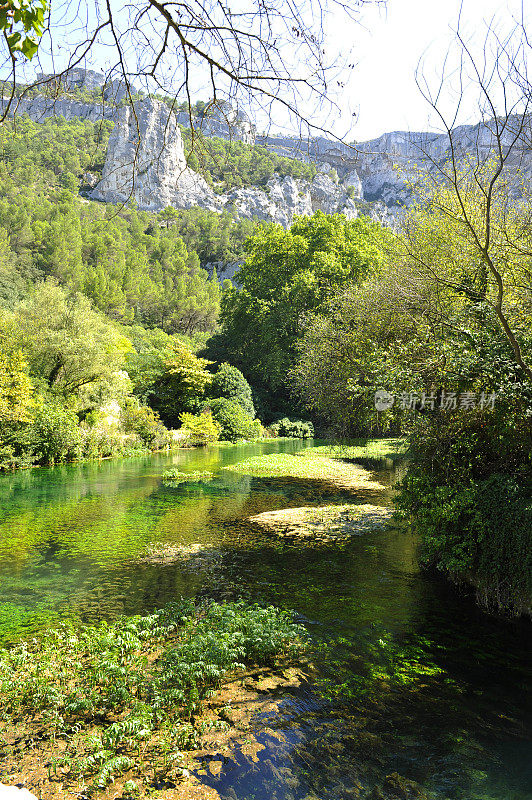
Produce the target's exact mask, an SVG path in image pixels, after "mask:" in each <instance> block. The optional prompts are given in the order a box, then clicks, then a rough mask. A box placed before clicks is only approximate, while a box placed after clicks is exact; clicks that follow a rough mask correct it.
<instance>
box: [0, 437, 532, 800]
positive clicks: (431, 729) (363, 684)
mask: <svg viewBox="0 0 532 800" xmlns="http://www.w3.org/2000/svg"><path fill="white" fill-rule="evenodd" d="M301 446H302V443H299V442H267V443H260V444H254V445H253V444H252V445H245V446H238V447H212V448H208V449H205V450H195V451H181V452H178V453H173V454H171V455H168V456H167V455H159V456H155V457H152V458H147V459H130V460H124V461H108V462H103V463H101V464H94V463H93V464H84V465H76V466H68V467H60V468H57V469H53V470H32V471H28V472H19V473H14V474H12V475H5V476H2V477H1V478H0V498H1V504H0V505H1V509H2V510H1V517H0V580H1V582H2V584H1V585H2V597H1V602H0V633H3V635H4V637H6V638H7V639H9V638H10V637H13V636H15V635H16V634H19V633H20V632H21V631H31V630H38V629H39V627H40V626H42V625H43V621H45V622H46V623H47V624H49V623H50V620H54V619H58V618H59V617H60V616H61V615H64V614H65V613H73V614H76V615H79V616H81V618H83V619H85V620H91V621H93V620H97V619H100V618H102V617H109V618H112V617H114V616H116V615H118V614H121V613H136V612H142V611H146V610H151V609H153V608H154V607H156V606H159V605H161V604H163V603H164V602H166V601H167V600H171V599H174V598H175V597H176V596H180V595H185V596H195V595H198V594H206V595H209V596H214V597H217V598H220V597H222V598H223V597H228V598H232V597H241V596H244V597H249V598H250V599H254V600H260V601H264V602H275V603H276V604H277V605H281V606H284V607H287V608H292V609H295V610H296V612H297V613H298V615H299V617H300V619H301V620H302V621H304V622H305V624H306V626H307V628H308V630H309V632H310V634H311V636H312V641H313V659H314V661H315V663H316V665H317V668H318V673H317V674H316V676H315V678H314V679H313V680H312V682H311V684H309V685H304V686H302V687H299V688H298V689H297V690H293V691H291V692H287V693H285V695H284V699H283V702H282V704H281V709H280V712H279V713H278V714H277V715H276V716H275V717H273V718H272V717H264V718H263V719H260V720H259V721H258V723H257V730H256V735H257V739H258V741H259V742H260V743H261V744H263V745H264V749H263V750H261V751H260V753H259V754H258V756H257V760H256V761H253V760H252V759H250V758H249V757H248V756H246V755H244V753H242V752H241V751H240V750H238V748H237V751H236V755H235V757H234V758H232V759H229V760H225V761H224V764H223V768H222V770H221V771H220V772H219V774H217V775H216V776H213V775H212V774H211V772H210V771H209V770H208V765H206V767H207V769H206V772H205V775H203V779H204V780H205V781H207V782H210V783H211V784H212V785H213V786H215V787H216V789H217V790H218V791H219V793H220V795H221V796H222V798H227V800H229V798H231V800H235V798H236V799H237V800H245V799H246V798H248V799H249V800H251V798H256V799H258V798H260V800H262V799H263V798H264V800H266V798H267V800H270V799H271V798H278V800H290V798H292V799H293V800H304V798H306V800H320V799H321V800H323V799H324V798H331V800H343V799H344V798H349V797H371V798H372V799H374V798H382V797H391V796H393V795H391V794H390V791H391V789H390V787H389V786H388V788H386V786H385V785H384V784H385V782H386V775H389V774H390V773H393V772H397V773H399V774H400V775H401V776H404V777H405V778H406V779H408V780H413V781H417V782H418V783H420V784H421V785H423V786H424V787H425V788H427V789H430V790H431V791H434V792H435V793H436V796H437V797H438V798H453V800H454V798H456V800H481V798H483V800H530V798H531V797H532V791H531V789H530V786H531V776H530V763H531V762H532V759H531V758H530V748H531V739H532V734H531V723H530V719H531V717H530V713H529V712H530V709H529V708H527V707H526V700H527V694H526V688H527V684H528V682H529V678H530V674H529V671H528V670H529V665H530V660H529V656H530V651H529V650H528V645H529V642H530V638H529V636H530V634H529V626H527V625H524V624H519V623H510V624H509V623H507V622H502V621H498V620H495V619H492V618H488V617H485V616H484V615H482V614H481V613H480V612H479V611H478V610H477V609H476V608H475V606H474V604H473V603H472V602H471V599H470V598H469V597H468V596H467V595H465V596H464V597H460V596H459V595H457V593H456V590H455V589H451V588H450V587H448V586H447V584H445V583H444V582H443V581H441V580H438V579H436V578H434V577H428V576H425V575H420V573H419V571H418V567H417V558H416V554H417V542H416V540H415V539H414V538H413V537H412V536H410V535H409V534H407V533H405V532H402V531H399V530H388V531H386V532H379V533H375V534H373V533H372V534H365V535H363V536H355V537H353V538H352V539H350V540H348V541H344V542H338V543H326V544H323V543H322V544H319V545H317V544H315V543H313V542H312V541H305V543H301V544H298V543H295V542H290V541H286V540H278V539H276V538H275V537H273V536H271V535H267V534H265V533H261V532H260V531H259V530H258V529H257V527H256V526H252V525H250V524H248V523H247V522H246V519H247V518H248V517H249V516H253V515H254V514H257V513H260V512H262V511H269V510H273V509H277V508H283V507H289V506H290V507H297V506H301V505H305V506H309V505H320V504H327V503H344V502H349V501H352V502H364V501H365V500H370V501H371V502H372V503H383V504H384V503H389V502H390V496H391V493H390V490H389V488H388V490H387V491H385V492H383V494H382V496H381V497H380V498H375V496H374V495H372V496H371V497H370V496H369V495H365V494H364V493H360V494H359V495H349V494H347V493H345V492H339V491H338V490H337V489H333V488H331V487H330V486H328V485H326V484H323V483H320V482H318V481H298V480H282V479H275V480H268V479H256V478H250V477H249V476H243V475H238V474H235V473H231V472H228V471H220V470H221V468H222V467H223V466H225V465H227V464H230V463H233V462H235V461H240V460H243V459H244V458H248V457H250V456H252V455H256V454H258V453H261V452H274V451H277V450H284V451H285V452H290V451H293V450H295V449H298V448H299V447H301ZM171 466H178V467H179V469H180V470H182V471H187V470H191V471H192V470H200V471H204V470H209V471H212V472H214V473H215V478H214V479H213V480H212V481H209V482H208V483H205V484H186V483H185V484H179V485H178V486H176V487H168V486H163V485H162V482H161V475H162V473H163V472H164V470H166V469H168V468H169V467H171ZM378 477H379V480H381V482H384V483H385V484H386V485H387V486H388V487H389V486H390V484H391V481H392V477H393V476H392V472H391V471H390V470H388V471H385V472H382V473H379V476H378ZM150 548H154V549H155V550H156V551H157V549H159V550H160V551H161V552H166V551H165V548H167V549H168V552H172V553H173V552H175V553H177V555H176V557H175V558H169V559H167V560H165V559H160V560H159V561H156V560H152V561H150V559H149V558H146V553H149V552H150ZM394 791H395V790H394ZM397 791H399V789H397ZM401 791H403V796H404V797H409V796H412V797H413V796H415V795H414V794H411V792H413V791H414V790H413V789H411V788H408V787H406V788H404V787H403V789H402V790H401ZM379 792H380V794H379ZM405 792H406V794H405ZM409 792H410V794H408V793H409ZM395 796H396V797H397V796H401V795H397V794H396V795H395Z"/></svg>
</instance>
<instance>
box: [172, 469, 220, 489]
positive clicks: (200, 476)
mask: <svg viewBox="0 0 532 800" xmlns="http://www.w3.org/2000/svg"><path fill="white" fill-rule="evenodd" d="M213 478H214V475H213V473H212V472H209V471H208V470H206V471H205V472H202V471H201V470H195V471H194V472H180V471H179V470H178V469H176V468H174V469H167V470H166V472H163V484H164V485H165V486H174V485H176V484H179V483H185V482H189V483H202V482H203V481H210V480H212V479H213Z"/></svg>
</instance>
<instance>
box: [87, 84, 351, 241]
mask: <svg viewBox="0 0 532 800" xmlns="http://www.w3.org/2000/svg"><path fill="white" fill-rule="evenodd" d="M350 187H351V191H349V189H350ZM360 196H361V190H360V185H359V181H358V182H357V180H356V179H354V178H353V177H352V176H351V183H349V185H348V186H337V185H336V184H335V183H334V182H333V181H332V180H331V178H330V177H328V176H327V175H323V174H318V175H316V177H315V178H314V180H313V181H312V183H309V182H307V181H296V180H294V179H293V178H290V177H285V178H284V179H281V178H279V177H276V176H275V177H273V178H272V179H271V180H270V181H269V182H268V184H267V186H266V188H265V189H261V188H259V187H256V186H251V187H246V188H241V189H235V190H232V191H230V192H228V193H227V194H223V195H216V194H215V193H214V192H213V191H212V190H211V189H210V187H209V186H208V184H207V183H206V181H205V180H204V179H203V178H202V177H201V176H200V175H198V174H197V173H196V172H193V171H192V170H191V169H189V168H188V167H187V164H186V160H185V155H184V149H183V140H182V137H181V132H180V129H179V125H178V122H177V118H176V117H175V115H173V114H169V110H168V106H166V105H165V104H163V103H162V102H160V101H158V100H153V99H146V100H140V101H138V102H137V103H135V105H134V107H133V108H131V107H129V106H125V107H123V108H121V109H120V111H119V113H118V119H117V123H116V126H115V128H114V130H113V132H112V134H111V137H110V139H109V147H108V150H107V157H106V160H105V165H104V168H103V173H102V179H101V181H100V182H99V183H98V184H97V186H96V187H95V188H94V189H93V191H92V193H91V197H92V198H93V199H94V200H100V201H104V202H112V203H126V202H128V201H129V200H134V201H135V203H136V204H137V205H138V206H139V208H142V209H146V210H150V211H158V210H160V209H163V208H166V207H167V206H169V205H171V206H174V207H175V208H191V207H192V206H201V207H203V208H208V209H211V210H213V211H218V212H221V211H222V210H223V209H224V208H227V209H231V210H232V211H233V213H236V214H238V215H240V216H243V217H253V218H256V219H262V220H268V221H273V222H279V223H281V224H282V225H284V226H287V225H289V224H290V222H291V221H292V219H293V217H294V216H295V215H299V214H312V213H313V212H314V211H316V210H318V209H321V210H322V211H325V212H326V213H329V214H332V213H336V212H341V213H343V214H346V215H347V216H348V217H356V216H357V214H358V208H357V205H356V202H355V198H357V197H358V198H360Z"/></svg>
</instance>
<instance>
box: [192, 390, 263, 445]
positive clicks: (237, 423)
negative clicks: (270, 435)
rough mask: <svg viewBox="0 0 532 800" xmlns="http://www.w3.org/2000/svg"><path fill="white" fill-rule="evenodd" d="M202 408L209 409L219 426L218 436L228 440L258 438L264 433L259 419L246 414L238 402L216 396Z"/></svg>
mask: <svg viewBox="0 0 532 800" xmlns="http://www.w3.org/2000/svg"><path fill="white" fill-rule="evenodd" d="M204 408H205V409H206V410H207V411H209V412H210V413H211V414H212V416H213V418H214V419H215V420H216V422H217V423H218V424H219V425H220V426H221V433H220V436H221V438H222V439H226V440H228V441H230V442H236V441H238V440H239V439H259V438H260V437H261V436H263V435H264V429H263V427H262V425H261V423H260V420H258V419H253V418H252V417H251V416H250V415H249V414H246V412H245V411H244V409H243V408H242V406H241V405H239V404H238V403H235V402H233V401H232V400H226V399H225V397H218V398H215V399H214V400H208V401H207V403H206V404H205V406H204Z"/></svg>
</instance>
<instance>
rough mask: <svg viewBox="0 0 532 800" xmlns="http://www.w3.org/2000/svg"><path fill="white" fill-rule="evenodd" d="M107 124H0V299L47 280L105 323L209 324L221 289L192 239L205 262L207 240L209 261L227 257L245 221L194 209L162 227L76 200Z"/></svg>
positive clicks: (96, 162) (95, 165)
mask: <svg viewBox="0 0 532 800" xmlns="http://www.w3.org/2000/svg"><path fill="white" fill-rule="evenodd" d="M111 126H112V125H111V124H110V123H102V124H101V125H99V124H96V123H90V122H87V121H81V120H78V121H75V122H65V120H63V119H62V118H60V117H59V118H53V119H49V120H46V121H45V122H43V123H42V124H36V123H33V122H31V121H30V120H29V119H27V118H24V117H22V118H19V119H17V124H16V129H15V130H13V129H12V126H11V125H10V124H6V125H5V126H3V128H2V130H1V131H0V195H1V197H2V200H1V201H0V302H2V301H3V302H4V303H11V302H13V301H14V300H16V299H18V298H20V297H21V296H23V295H24V294H25V292H26V291H27V287H28V285H29V284H31V283H32V282H34V281H35V280H36V279H41V280H42V279H43V278H46V277H54V278H56V279H57V280H58V281H60V282H61V283H62V284H63V285H64V286H66V287H68V288H69V289H72V290H75V291H80V292H82V293H83V294H84V295H86V296H87V297H88V298H90V299H91V300H92V301H93V303H94V304H95V305H96V307H97V308H98V309H100V310H101V311H103V312H104V313H105V314H107V315H108V316H109V317H111V318H113V319H116V320H119V321H123V322H125V323H131V322H133V321H138V322H140V323H142V324H143V325H146V326H148V327H154V326H158V327H161V328H163V329H165V330H167V331H169V332H171V333H172V332H177V331H181V332H183V333H186V334H192V333H194V332H195V331H205V330H212V328H213V326H214V324H215V321H216V318H217V315H218V310H219V304H220V297H221V291H222V288H221V286H220V284H219V282H218V280H217V277H216V275H213V276H212V278H211V277H209V274H208V273H207V272H206V271H205V270H204V269H202V267H201V266H200V264H201V259H200V256H199V255H198V254H197V253H196V252H195V250H194V246H195V243H196V242H199V243H200V249H201V250H202V256H203V258H207V251H208V250H209V243H210V242H211V241H212V240H216V246H215V247H213V250H212V252H209V255H208V258H207V260H209V261H214V260H225V259H234V258H236V257H237V254H238V252H239V247H240V246H241V243H242V241H243V239H244V238H245V237H246V236H247V235H248V233H249V232H250V230H251V229H252V227H253V226H252V225H250V224H249V223H248V224H243V225H242V224H238V223H237V224H235V225H234V226H233V225H232V224H231V222H230V220H229V219H228V217H224V218H223V219H222V220H219V219H218V217H217V215H216V214H213V213H210V212H201V213H198V212H196V211H193V212H181V213H180V215H179V218H178V221H177V222H175V223H173V224H172V225H168V224H165V223H164V220H163V221H159V219H158V218H157V216H155V215H154V214H147V213H143V212H140V211H137V210H135V209H134V208H122V209H116V208H113V207H111V206H103V205H101V204H98V203H94V202H87V201H86V200H83V199H82V198H80V197H79V196H78V189H79V188H80V186H81V188H83V184H84V181H85V177H84V176H85V175H86V171H87V170H88V171H89V172H90V173H91V174H93V175H94V176H97V174H98V171H99V169H101V166H102V163H103V157H104V154H105V148H106V146H107V139H108V136H109V130H110V127H111ZM181 231H184V232H185V231H186V240H187V244H185V241H184V240H183V238H182V237H181V235H180V233H181Z"/></svg>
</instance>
